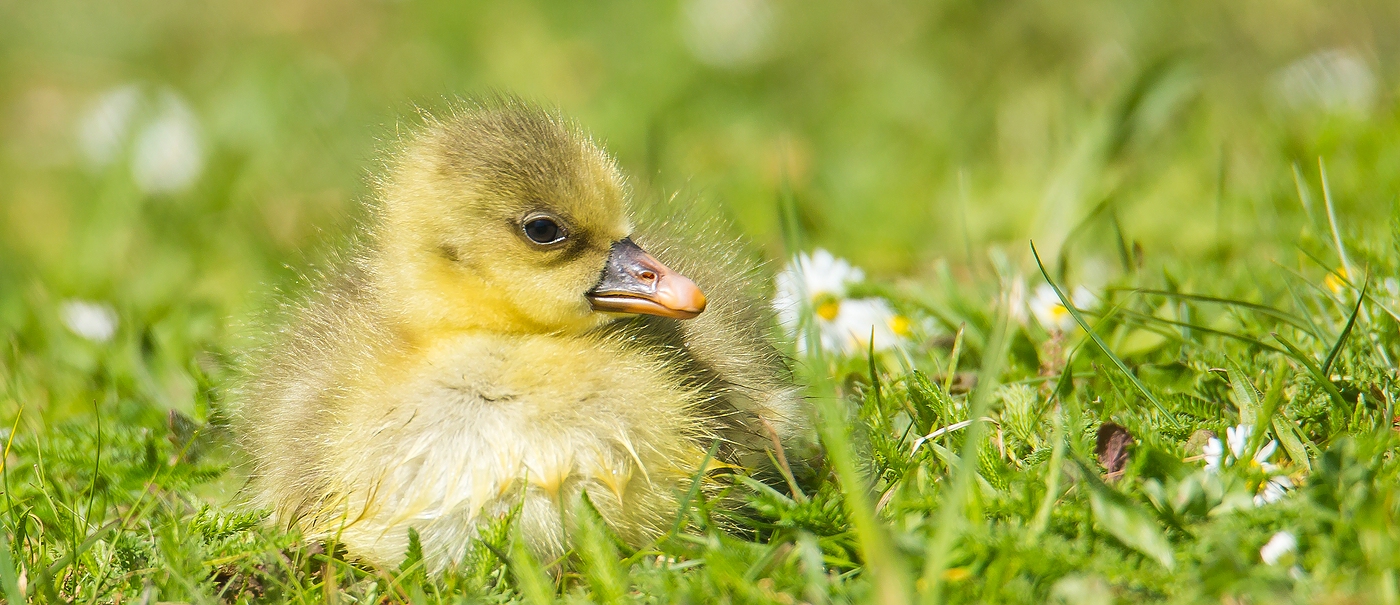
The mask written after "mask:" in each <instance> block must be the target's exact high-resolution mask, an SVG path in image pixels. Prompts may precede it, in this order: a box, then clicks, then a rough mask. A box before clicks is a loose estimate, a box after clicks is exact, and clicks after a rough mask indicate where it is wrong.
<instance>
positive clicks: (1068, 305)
mask: <svg viewBox="0 0 1400 605" xmlns="http://www.w3.org/2000/svg"><path fill="white" fill-rule="evenodd" d="M1031 254H1032V255H1033V256H1035V264H1036V266H1037V267H1039V268H1040V274H1041V275H1042V276H1043V277H1045V281H1046V282H1047V283H1049V284H1050V288H1051V289H1053V290H1054V291H1055V296H1057V297H1059V299H1060V304H1062V305H1064V306H1065V310H1067V311H1069V314H1070V316H1072V317H1074V321H1075V322H1076V323H1078V324H1079V327H1080V328H1082V329H1083V330H1084V331H1085V332H1086V333H1088V334H1089V338H1091V339H1093V341H1094V344H1096V345H1098V346H1099V350H1101V351H1103V353H1104V355H1106V356H1108V358H1109V360H1111V361H1112V362H1113V364H1114V365H1116V366H1118V369H1119V370H1120V371H1122V372H1123V374H1124V375H1126V376H1127V377H1128V380H1130V381H1132V383H1133V386H1134V387H1137V390H1138V392H1140V393H1142V395H1143V397H1146V398H1147V400H1148V401H1150V402H1152V405H1153V406H1155V407H1156V408H1157V411H1159V412H1161V413H1162V416H1163V417H1164V418H1166V419H1167V421H1168V422H1170V423H1171V424H1172V426H1173V427H1175V428H1178V429H1179V428H1181V422H1180V421H1179V420H1177V419H1176V416H1175V415H1173V414H1172V413H1171V412H1170V411H1168V410H1167V408H1166V406H1164V405H1162V402H1161V401H1158V400H1157V397H1156V396H1155V395H1153V394H1152V392H1151V391H1149V390H1147V385H1144V384H1142V381H1141V380H1138V377H1137V375H1136V374H1133V372H1132V371H1131V370H1129V369H1128V365H1127V364H1125V363H1123V360H1122V359H1119V357H1118V356H1117V355H1115V354H1114V353H1113V351H1112V350H1111V349H1109V348H1108V345H1107V344H1106V343H1104V341H1103V339H1102V338H1100V337H1099V335H1098V334H1097V333H1095V332H1094V330H1093V329H1092V328H1090V327H1089V323H1088V322H1086V321H1084V315H1082V314H1081V313H1080V312H1079V309H1076V308H1074V303H1073V302H1072V301H1070V299H1069V297H1067V296H1065V292H1064V290H1061V289H1060V286H1059V284H1056V283H1055V280H1053V279H1050V274H1049V273H1048V272H1046V271H1045V263H1043V262H1041V260H1040V252H1038V251H1037V250H1036V249H1035V242H1031Z"/></svg>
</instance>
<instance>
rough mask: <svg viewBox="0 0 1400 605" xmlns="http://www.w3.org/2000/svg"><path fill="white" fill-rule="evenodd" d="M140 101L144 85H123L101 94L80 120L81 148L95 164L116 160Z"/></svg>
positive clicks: (98, 166)
mask: <svg viewBox="0 0 1400 605" xmlns="http://www.w3.org/2000/svg"><path fill="white" fill-rule="evenodd" d="M140 101H141V88H140V87H138V86H136V85H135V84H123V85H121V86H118V87H116V88H112V89H109V90H108V91H107V92H104V93H102V95H101V96H99V97H98V98H97V100H96V101H94V102H93V103H92V105H91V106H90V107H89V108H88V110H87V111H86V112H84V113H83V117H82V118H80V119H79V121H78V148H79V149H80V150H81V151H82V152H83V157H84V158H85V159H87V161H88V163H89V164H91V165H92V166H93V167H96V168H102V167H105V166H108V165H110V164H111V163H112V162H113V161H114V160H116V159H117V155H118V154H119V153H120V152H121V147H122V145H123V144H124V143H125V142H126V137H127V133H128V132H129V131H130V130H131V121H132V118H133V117H134V116H135V115H136V109H137V106H138V105H139V104H140Z"/></svg>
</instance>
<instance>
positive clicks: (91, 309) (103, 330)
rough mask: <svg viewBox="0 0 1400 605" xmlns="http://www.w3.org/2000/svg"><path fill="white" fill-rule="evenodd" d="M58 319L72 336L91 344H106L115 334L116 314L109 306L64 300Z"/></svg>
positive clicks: (84, 301) (60, 306) (85, 301)
mask: <svg viewBox="0 0 1400 605" xmlns="http://www.w3.org/2000/svg"><path fill="white" fill-rule="evenodd" d="M58 317H59V319H61V320H63V325H65V326H67V327H68V329H69V330H71V331H72V332H73V333H74V334H77V335H78V336H81V337H83V338H86V339H88V340H91V341H92V342H107V341H109V340H111V339H112V335H113V334H116V333H117V312H116V310H115V309H113V308H112V306H111V305H109V304H106V303H100V302H92V301H87V300H76V299H70V300H65V301H63V303H62V304H61V305H59V308H58Z"/></svg>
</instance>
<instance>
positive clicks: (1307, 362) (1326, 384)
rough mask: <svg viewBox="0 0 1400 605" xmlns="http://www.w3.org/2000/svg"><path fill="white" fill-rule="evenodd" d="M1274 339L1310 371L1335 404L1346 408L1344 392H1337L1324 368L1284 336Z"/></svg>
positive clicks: (1275, 336)
mask: <svg viewBox="0 0 1400 605" xmlns="http://www.w3.org/2000/svg"><path fill="white" fill-rule="evenodd" d="M1273 337H1274V339H1275V340H1278V341H1279V343H1280V344H1282V345H1283V347H1284V348H1285V349H1288V352H1289V353H1291V354H1292V355H1291V357H1292V358H1293V359H1295V360H1297V361H1298V363H1301V364H1303V367H1305V368H1307V369H1308V373H1310V374H1312V376H1313V378H1314V379H1315V380H1317V382H1318V386H1321V387H1322V388H1323V390H1325V391H1327V394H1328V395H1329V396H1331V397H1332V402H1333V403H1335V404H1336V405H1338V406H1341V407H1343V408H1345V407H1346V398H1344V397H1342V392H1341V391H1338V390H1337V385H1335V384H1332V381H1331V380H1330V379H1328V378H1327V375H1326V374H1324V373H1322V368H1320V367H1318V365H1317V363H1316V362H1314V361H1313V360H1312V358H1310V357H1308V354H1307V353H1304V352H1303V350H1302V349H1299V348H1298V346H1297V345H1295V344H1293V343H1292V342H1290V341H1289V340H1288V339H1287V338H1284V337H1283V336H1282V335H1279V334H1277V333H1275V334H1274V335H1273Z"/></svg>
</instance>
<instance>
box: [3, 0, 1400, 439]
mask: <svg viewBox="0 0 1400 605" xmlns="http://www.w3.org/2000/svg"><path fill="white" fill-rule="evenodd" d="M1397 34H1400V3H1397V2H1395V1H1394V0H1348V1H1329V2H1323V1H1316V2H1312V1H1304V0H1239V1H1232V2H1213V1H1201V0H1174V1H1165V0H1150V1H1138V2H1119V1H1110V0H1085V1H1078V2H1063V1H1060V2H1052V1H1049V0H1030V1H1013V0H995V1H990V2H986V1H964V0H943V1H933V2H913V1H908V2H906V1H874V2H859V3H856V2H828V1H806V2H796V1H792V0H682V1H681V2H643V1H632V2H587V3H583V2H479V3H467V2H445V1H444V2H428V1H422V0H401V1H379V2H328V1H321V0H245V1H242V2H170V1H119V2H91V1H74V0H47V1H44V2H31V1H23V0H0V325H3V326H4V327H5V331H4V334H5V335H6V337H7V338H8V341H9V342H8V343H4V344H5V346H6V347H7V348H8V349H10V350H9V351H8V352H7V353H6V355H5V359H6V365H7V366H8V368H7V370H8V373H9V375H10V381H9V382H8V384H7V386H6V389H7V391H6V392H5V393H4V397H5V398H6V399H9V400H10V403H9V404H7V405H11V406H14V405H16V402H20V401H25V402H30V403H27V404H26V405H38V406H48V407H50V408H54V409H59V408H64V407H69V408H73V409H90V406H91V403H90V401H89V399H90V398H91V397H92V396H93V395H92V392H91V390H92V389H94V388H96V389H100V390H102V391H105V392H106V395H105V396H107V397H110V398H126V397H135V398H141V399H146V400H154V401H156V402H158V403H159V404H160V406H161V407H167V408H178V409H184V410H185V411H187V412H188V411H190V409H189V408H190V406H191V405H193V406H194V407H195V408H196V409H194V410H193V411H194V412H195V413H196V414H197V415H201V416H202V415H203V413H202V410H201V409H198V408H199V405H200V403H199V402H200V401H201V399H200V397H198V394H199V393H200V389H201V388H202V386H201V385H205V383H206V382H210V381H212V382H217V378H218V375H219V374H221V373H222V372H224V371H226V370H224V368H226V367H227V363H226V361H227V359H226V355H227V353H226V352H227V351H229V350H230V349H231V348H233V347H232V345H231V341H230V334H231V333H232V332H234V331H236V329H237V328H236V326H237V325H238V323H239V322H240V321H243V320H244V319H245V318H246V317H248V316H249V314H250V313H251V310H252V309H254V308H255V307H257V306H258V305H260V304H263V303H262V302H260V301H263V300H265V298H266V295H267V293H268V292H269V291H271V290H272V289H274V288H276V287H279V286H281V285H285V284H289V283H291V282H292V280H293V277H294V275H295V274H296V268H298V267H304V266H306V265H307V264H308V263H310V262H312V261H311V260H310V259H314V257H315V256H316V255H317V252H316V251H317V250H319V249H324V248H326V247H328V246H334V245H335V243H336V242H337V241H339V240H340V239H341V238H342V237H343V236H344V235H345V234H346V233H347V231H348V229H349V227H350V226H351V225H353V224H354V220H355V217H356V216H357V214H358V212H359V210H358V209H359V207H360V204H361V202H362V201H363V200H364V199H365V198H366V197H367V196H368V195H369V188H368V186H367V181H368V178H369V177H370V175H373V174H375V173H376V171H377V170H379V167H378V164H377V163H376V158H378V157H379V156H380V155H381V152H382V151H383V150H385V149H390V148H392V147H393V146H394V145H395V140H396V137H398V136H399V133H401V132H403V131H404V130H405V129H408V128H412V127H413V125H414V124H415V123H416V122H417V120H418V118H417V117H416V111H418V110H419V109H422V110H425V111H428V112H437V111H443V110H445V109H447V108H449V107H451V106H452V104H453V103H454V99H456V98H458V97H460V96H471V95H480V94H484V93H490V92H491V91H506V92H512V93H516V94H520V95H523V96H525V97H528V98H531V99H535V100H539V101H541V102H544V103H547V104H552V105H556V106H558V107H559V108H561V109H563V110H564V111H565V112H566V113H568V114H571V115H573V116H575V117H576V118H578V119H579V120H580V121H581V122H582V123H583V124H584V125H585V126H586V127H587V128H589V129H591V130H592V131H593V133H594V134H595V135H596V136H597V137H598V138H599V139H600V140H602V141H604V142H605V144H606V145H607V146H608V148H609V149H610V150H612V151H613V152H614V153H615V154H616V155H617V156H618V157H619V158H620V160H621V162H622V164H623V166H624V167H625V168H626V169H627V170H628V171H629V173H630V174H632V175H633V177H634V179H635V182H636V183H637V185H638V190H639V191H652V192H663V193H665V192H671V191H676V190H682V191H686V192H688V193H692V194H698V195H700V196H703V197H706V198H711V199H715V200H718V201H719V202H720V203H721V204H722V205H723V207H724V208H725V209H727V211H728V212H729V213H730V214H731V215H732V216H733V218H734V220H735V221H736V222H737V223H738V224H739V225H740V227H741V228H742V229H743V230H744V231H745V232H746V233H748V234H749V235H750V236H751V237H752V238H753V239H754V240H755V241H756V242H757V243H758V244H759V245H760V246H762V247H763V249H764V250H765V252H766V253H767V255H768V256H769V257H770V258H773V259H779V258H781V256H782V255H783V254H784V252H783V240H782V237H781V236H780V233H781V229H780V226H779V215H780V212H779V210H778V208H779V200H780V199H781V198H783V196H784V195H787V194H788V193H790V194H791V199H792V200H793V201H794V202H795V206H796V208H797V210H798V215H799V218H800V220H801V223H802V226H803V227H804V229H805V232H806V233H807V234H808V235H809V236H810V241H809V242H808V243H809V244H810V245H813V246H822V247H826V248H828V249H830V250H832V251H833V252H835V253H836V254H838V255H841V256H845V257H848V258H850V259H852V260H853V261H854V262H856V263H857V264H859V265H862V266H864V267H866V268H867V269H868V270H869V271H870V272H871V273H872V274H873V275H875V276H876V277H882V278H886V279H888V278H891V277H892V276H896V275H906V276H915V277H918V276H921V275H928V274H929V272H930V271H931V268H932V267H934V266H935V264H936V263H940V262H946V263H947V265H948V266H950V267H952V269H953V272H954V274H959V275H969V274H970V273H969V271H968V267H973V266H976V265H977V264H978V263H983V262H985V258H986V255H985V251H986V250H987V249H988V248H989V246H998V247H1001V248H1003V249H1005V250H1007V251H1009V252H1010V253H1012V256H1013V258H1015V259H1018V260H1021V261H1022V262H1023V261H1024V258H1025V256H1026V255H1025V253H1024V251H1025V249H1026V241H1027V240H1028V239H1031V238H1035V240H1036V242H1037V245H1039V246H1040V247H1041V249H1042V251H1049V252H1050V253H1051V254H1054V253H1055V251H1057V250H1058V249H1059V248H1060V246H1061V244H1062V243H1063V242H1064V241H1065V240H1066V238H1068V237H1069V236H1070V234H1071V232H1072V231H1073V230H1074V229H1075V227H1076V226H1077V225H1079V224H1081V223H1082V222H1083V221H1084V220H1085V218H1086V217H1087V216H1089V215H1091V214H1094V213H1095V212H1096V211H1097V214H1095V216H1099V217H1111V218H1113V219H1116V220H1117V223H1118V225H1119V227H1118V230H1119V231H1120V232H1121V233H1123V234H1126V235H1125V237H1126V238H1127V239H1128V241H1133V242H1136V243H1138V244H1139V245H1140V246H1141V247H1142V249H1143V251H1144V254H1145V255H1146V256H1147V257H1150V258H1162V257H1170V258H1176V259H1183V260H1185V261H1187V262H1190V261H1192V260H1193V259H1217V260H1219V259H1227V260H1228V259H1236V258H1255V259H1261V258H1269V257H1270V255H1273V254H1292V252H1291V251H1290V249H1289V248H1288V246H1289V242H1290V239H1291V238H1293V237H1295V236H1297V234H1298V233H1300V231H1301V230H1302V226H1303V225H1304V224H1306V223H1307V222H1308V220H1309V218H1308V216H1307V215H1306V212H1307V210H1306V209H1305V206H1304V205H1303V204H1300V203H1299V194H1298V192H1297V189H1296V188H1295V170H1296V173H1297V175H1298V177H1299V178H1300V179H1301V181H1302V182H1303V183H1305V184H1309V187H1310V188H1311V189H1312V190H1313V191H1318V190H1320V188H1319V182H1318V181H1319V176H1320V175H1319V170H1318V159H1319V158H1324V159H1325V161H1326V166H1327V172H1328V177H1329V180H1330V187H1331V191H1332V193H1333V195H1334V196H1335V202H1336V204H1337V208H1338V211H1339V216H1340V219H1341V223H1342V225H1341V227H1342V229H1343V230H1344V231H1346V232H1347V233H1348V234H1351V235H1353V236H1357V237H1360V238H1362V239H1365V238H1366V237H1367V234H1368V233H1371V232H1373V231H1374V232H1376V233H1379V232H1381V231H1383V230H1384V229H1386V222H1385V220H1384V217H1387V216H1388V215H1389V210H1390V206H1391V203H1392V201H1393V200H1394V198H1395V195H1396V192H1397V185H1400V138H1397V135H1400V123H1397V117H1398V116H1400V114H1397V112H1396V106H1395V97H1396V92H1397V88H1396V81H1397V78H1396V76H1397V70H1400V65H1397V59H1400V35H1397ZM1314 195H1315V194H1314ZM1313 203H1314V207H1313V210H1314V211H1315V210H1316V208H1317V206H1316V204H1317V202H1316V201H1315V200H1314V201H1313ZM1089 247H1092V245H1090V246H1089ZM1085 254H1086V255H1089V256H1092V254H1093V252H1092V251H1090V252H1086V253H1085ZM70 300H88V301H95V302H96V304H97V305H98V307H99V311H97V313H98V314H99V315H100V314H101V313H102V311H101V310H100V309H101V308H108V307H104V305H110V309H111V310H112V311H114V312H115V313H116V315H117V317H118V318H119V322H118V327H117V331H116V333H115V335H114V336H113V337H112V343H113V346H111V347H106V348H103V347H93V346H90V344H91V343H88V342H85V341H83V340H82V339H80V338H78V337H76V336H74V335H73V334H71V333H69V332H70V331H65V330H64V329H63V328H62V327H61V326H62V325H63V324H62V323H61V322H62V320H61V319H60V314H61V312H62V309H63V308H64V307H63V305H64V301H70ZM39 351H42V352H43V353H35V352H39ZM191 360H194V361H191ZM132 376H134V377H135V378H131V377H132ZM113 377H119V378H120V380H115V382H114V381H112V380H109V379H111V378H113ZM206 386H207V385H206ZM191 401H194V402H195V403H193V404H191V403H188V402H191Z"/></svg>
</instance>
